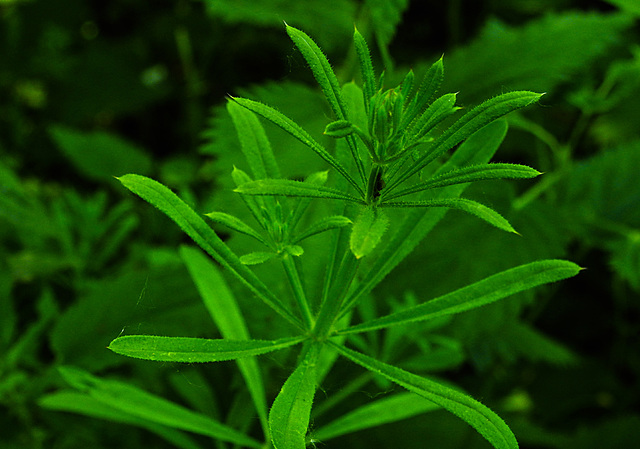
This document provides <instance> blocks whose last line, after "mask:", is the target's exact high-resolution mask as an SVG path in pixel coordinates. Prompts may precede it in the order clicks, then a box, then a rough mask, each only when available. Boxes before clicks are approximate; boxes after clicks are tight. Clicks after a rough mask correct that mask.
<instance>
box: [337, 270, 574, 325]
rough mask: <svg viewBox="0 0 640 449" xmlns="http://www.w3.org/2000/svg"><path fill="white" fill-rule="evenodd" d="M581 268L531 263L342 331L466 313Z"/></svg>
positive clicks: (560, 277)
mask: <svg viewBox="0 0 640 449" xmlns="http://www.w3.org/2000/svg"><path fill="white" fill-rule="evenodd" d="M579 271H580V267H579V266H578V265H576V264H574V263H572V262H568V261H565V260H553V259H552V260H541V261H537V262H531V263H528V264H525V265H520V266H518V267H515V268H510V269H508V270H505V271H502V272H500V273H497V274H494V275H492V276H489V277H487V278H485V279H482V280H481V281H478V282H475V283H473V284H471V285H468V286H466V287H463V288H460V289H458V290H456V291H453V292H451V293H447V294H446V295H444V296H440V297H438V298H435V299H432V300H430V301H427V302H425V303H423V304H420V305H417V306H414V307H410V308H408V309H405V310H401V311H400V312H396V313H392V314H391V315H387V316H385V317H381V318H377V319H375V320H372V321H369V322H366V323H362V324H358V325H355V326H351V327H350V328H348V329H345V330H342V331H340V332H339V333H340V334H350V333H355V332H367V331H371V330H375V329H381V328H385V327H388V326H394V325H396V324H402V323H409V322H414V321H422V320H428V319H434V318H437V317H441V316H444V315H453V314H456V313H461V312H466V311H467V310H471V309H475V308H477V307H481V306H484V305H486V304H490V303H492V302H495V301H498V300H500V299H503V298H506V297H509V296H511V295H513V294H516V293H519V292H522V291H525V290H529V289H530V288H534V287H537V286H539V285H544V284H548V283H551V282H556V281H560V280H563V279H567V278H569V277H572V276H575V275H576V274H577V273H578V272H579Z"/></svg>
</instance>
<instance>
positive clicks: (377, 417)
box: [313, 393, 440, 441]
mask: <svg viewBox="0 0 640 449" xmlns="http://www.w3.org/2000/svg"><path fill="white" fill-rule="evenodd" d="M439 408H440V406H439V405H437V404H435V403H433V402H431V401H427V400H425V399H423V398H421V397H419V396H417V395H415V394H413V393H399V394H394V395H393V396H389V397H385V398H382V399H379V400H377V401H374V402H371V403H369V404H365V405H363V406H362V407H360V408H358V409H356V410H354V411H352V412H349V413H347V414H346V415H343V416H341V417H340V418H338V419H336V420H335V421H332V422H330V423H329V424H327V425H325V426H323V427H320V428H319V429H317V430H315V431H314V432H313V438H316V439H318V440H320V441H324V440H328V439H330V438H335V437H338V436H340V435H345V434H348V433H352V432H357V431H359V430H363V429H369V428H371V427H376V426H380V425H382V424H387V423H391V422H395V421H400V420H403V419H407V418H410V417H412V416H416V415H419V414H421V413H425V412H429V411H432V410H437V409H439Z"/></svg>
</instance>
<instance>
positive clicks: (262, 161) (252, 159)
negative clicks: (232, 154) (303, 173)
mask: <svg viewBox="0 0 640 449" xmlns="http://www.w3.org/2000/svg"><path fill="white" fill-rule="evenodd" d="M227 110H228V111H229V114H230V115H231V118H232V119H233V124H234V126H235V127H236V131H237V133H238V139H239V140H240V144H241V147H242V152H243V153H244V156H245V158H246V159H247V162H248V163H249V166H250V167H251V172H252V173H253V176H254V178H257V179H263V178H279V177H280V169H279V168H278V164H277V163H276V159H275V157H274V156H273V151H272V150H271V144H270V143H269V139H268V138H267V135H266V134H265V132H264V128H263V127H262V125H261V124H260V121H259V120H258V118H257V117H256V116H255V115H254V114H253V113H252V112H250V111H248V110H247V109H245V108H243V107H241V106H240V105H239V104H237V103H235V102H233V101H229V102H228V103H227Z"/></svg>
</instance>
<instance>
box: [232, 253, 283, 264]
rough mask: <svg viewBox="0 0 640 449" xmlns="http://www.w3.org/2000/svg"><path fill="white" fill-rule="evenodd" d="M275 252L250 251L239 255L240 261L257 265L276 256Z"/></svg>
mask: <svg viewBox="0 0 640 449" xmlns="http://www.w3.org/2000/svg"><path fill="white" fill-rule="evenodd" d="M276 255H277V254H276V253H273V252H271V253H270V252H267V251H254V252H251V253H247V254H243V255H242V256H240V262H242V263H243V264H245V265H258V264H261V263H265V262H266V261H267V260H271V259H273V258H274V257H276Z"/></svg>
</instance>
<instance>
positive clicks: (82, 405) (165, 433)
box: [38, 390, 201, 449]
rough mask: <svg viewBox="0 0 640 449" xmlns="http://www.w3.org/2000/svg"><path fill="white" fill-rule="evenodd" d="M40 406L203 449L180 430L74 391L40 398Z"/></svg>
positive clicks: (179, 445) (189, 447)
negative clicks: (117, 424) (146, 432)
mask: <svg viewBox="0 0 640 449" xmlns="http://www.w3.org/2000/svg"><path fill="white" fill-rule="evenodd" d="M38 405H39V406H40V407H42V408H45V409H48V410H56V411H63V412H70V413H78V414H81V415H84V416H91V417H93V418H98V419H102V420H106V421H111V422H118V423H125V424H129V425H134V426H138V427H142V428H144V429H147V430H149V431H150V432H153V433H155V434H157V435H159V436H161V437H162V438H164V439H165V440H167V441H169V442H171V443H172V444H173V445H174V446H176V447H179V448H182V449H201V446H199V445H198V444H196V443H195V442H194V441H192V439H191V438H190V437H189V436H187V435H185V434H184V433H183V432H181V431H179V430H176V429H173V428H170V427H167V426H164V425H161V424H157V423H155V422H152V421H149V420H147V419H143V418H139V417H137V416H135V415H132V414H130V413H127V412H125V411H123V410H121V409H118V408H115V407H111V406H109V405H107V404H104V403H103V402H100V401H98V400H97V399H94V398H92V397H91V396H90V395H89V394H86V393H81V392H78V391H73V390H62V391H56V392H54V393H50V394H47V395H45V396H42V397H40V398H39V399H38Z"/></svg>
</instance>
